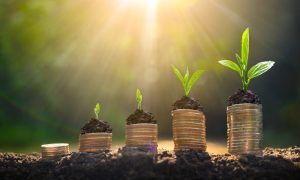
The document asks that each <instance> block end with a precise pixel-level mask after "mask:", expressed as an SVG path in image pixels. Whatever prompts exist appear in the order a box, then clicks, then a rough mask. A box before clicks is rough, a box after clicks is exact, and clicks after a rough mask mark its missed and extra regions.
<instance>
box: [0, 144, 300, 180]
mask: <svg viewBox="0 0 300 180" xmlns="http://www.w3.org/2000/svg"><path fill="white" fill-rule="evenodd" d="M291 154H292V156H293V158H292V159H291ZM299 157H300V148H299V147H291V148H288V149H273V148H267V149H265V150H264V151H263V156H262V157H257V156H253V155H247V156H233V155H230V154H223V155H210V154H208V153H201V152H196V151H184V152H180V153H176V156H175V155H174V154H171V153H170V152H167V151H164V152H162V153H159V154H157V155H156V156H149V155H146V154H145V153H134V152H133V153H132V154H120V153H114V154H112V153H104V152H102V153H71V154H70V155H67V156H64V157H62V158H57V159H54V160H44V159H41V158H40V156H39V154H30V155H22V154H14V153H0V177H1V179H38V180H41V179H45V180H48V179H51V180H52V179H53V180H54V179H74V180H76V179H87V180H88V179H178V180H179V179H300V167H299V166H298V165H297V164H299V163H300V159H299Z"/></svg>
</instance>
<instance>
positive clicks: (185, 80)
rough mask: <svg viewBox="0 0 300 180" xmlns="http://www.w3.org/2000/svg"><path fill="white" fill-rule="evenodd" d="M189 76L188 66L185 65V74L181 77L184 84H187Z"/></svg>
mask: <svg viewBox="0 0 300 180" xmlns="http://www.w3.org/2000/svg"><path fill="white" fill-rule="evenodd" d="M189 77H190V72H189V67H186V72H185V75H184V78H183V82H184V84H185V85H186V84H187V82H188V80H189Z"/></svg>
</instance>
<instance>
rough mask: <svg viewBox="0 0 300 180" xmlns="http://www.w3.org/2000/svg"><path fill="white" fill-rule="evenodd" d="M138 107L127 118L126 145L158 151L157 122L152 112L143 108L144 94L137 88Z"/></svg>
mask: <svg viewBox="0 0 300 180" xmlns="http://www.w3.org/2000/svg"><path fill="white" fill-rule="evenodd" d="M135 95H136V96H135V97H136V102H137V109H136V110H135V112H134V113H132V114H131V115H129V117H128V118H127V119H126V147H138V148H141V149H144V150H146V151H150V152H156V151H157V122H156V120H155V119H154V116H153V115H152V113H149V112H145V111H144V110H143V109H142V101H143V96H142V94H141V91H140V90H139V89H137V90H136V94H135Z"/></svg>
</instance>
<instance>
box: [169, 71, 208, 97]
mask: <svg viewBox="0 0 300 180" xmlns="http://www.w3.org/2000/svg"><path fill="white" fill-rule="evenodd" d="M172 68H173V72H174V74H175V75H176V76H177V78H178V79H179V81H180V82H181V84H182V86H183V90H184V93H185V95H186V96H188V95H189V93H190V91H191V89H192V87H193V86H194V84H195V83H196V81H197V80H198V79H199V78H200V77H201V75H202V74H203V72H204V70H197V71H196V72H194V73H193V74H192V76H191V78H190V79H189V76H190V72H189V68H188V67H187V68H186V72H185V75H184V76H183V75H182V74H181V73H180V71H179V70H178V69H177V68H176V67H175V66H174V65H173V66H172Z"/></svg>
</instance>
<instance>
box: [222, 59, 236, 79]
mask: <svg viewBox="0 0 300 180" xmlns="http://www.w3.org/2000/svg"><path fill="white" fill-rule="evenodd" d="M219 63H220V64H222V65H223V66H225V67H228V68H230V69H232V70H234V71H236V72H238V73H239V75H240V76H241V69H240V67H239V66H238V65H237V64H236V63H235V62H233V61H230V60H221V61H219Z"/></svg>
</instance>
